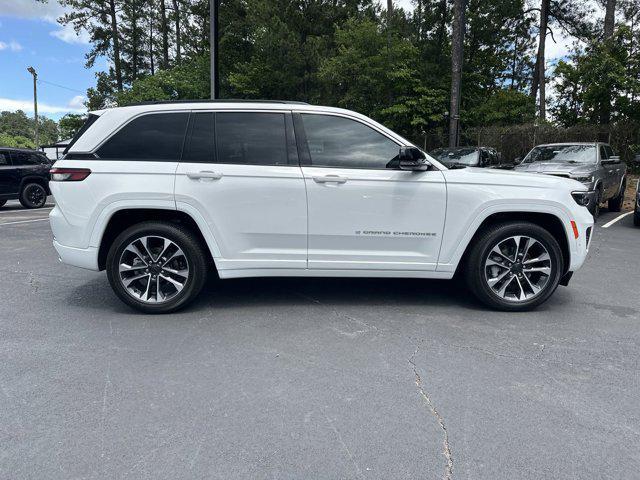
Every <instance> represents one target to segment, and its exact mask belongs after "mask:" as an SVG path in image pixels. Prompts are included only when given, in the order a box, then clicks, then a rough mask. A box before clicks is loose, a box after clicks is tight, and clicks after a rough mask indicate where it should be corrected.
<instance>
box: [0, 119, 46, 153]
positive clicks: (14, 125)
mask: <svg viewBox="0 0 640 480" xmlns="http://www.w3.org/2000/svg"><path fill="white" fill-rule="evenodd" d="M38 126H39V142H40V144H41V145H45V144H48V143H53V142H56V141H57V140H58V125H57V123H56V122H54V121H53V120H51V119H50V118H46V117H42V116H40V117H38ZM0 135H2V137H1V142H0V144H3V145H4V146H25V147H27V146H28V147H34V146H35V144H34V143H33V142H34V135H35V122H34V119H33V117H28V116H27V114H26V113H24V112H23V111H22V110H17V111H15V112H6V111H5V112H0Z"/></svg>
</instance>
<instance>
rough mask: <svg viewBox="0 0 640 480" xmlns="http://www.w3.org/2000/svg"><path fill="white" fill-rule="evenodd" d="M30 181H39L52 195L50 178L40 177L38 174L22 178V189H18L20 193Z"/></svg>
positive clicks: (48, 193) (19, 193)
mask: <svg viewBox="0 0 640 480" xmlns="http://www.w3.org/2000/svg"><path fill="white" fill-rule="evenodd" d="M28 183H37V184H39V185H42V186H43V187H44V189H45V191H46V192H47V195H51V190H50V189H49V180H47V179H46V178H44V177H40V176H38V175H29V176H26V177H22V178H21V179H20V190H19V191H18V195H21V194H22V189H23V188H24V186H25V185H27V184H28Z"/></svg>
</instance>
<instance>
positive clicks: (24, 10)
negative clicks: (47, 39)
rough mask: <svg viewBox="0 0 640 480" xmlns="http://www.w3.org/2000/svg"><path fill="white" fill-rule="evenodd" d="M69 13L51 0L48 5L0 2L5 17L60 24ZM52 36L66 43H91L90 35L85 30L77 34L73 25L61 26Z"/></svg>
mask: <svg viewBox="0 0 640 480" xmlns="http://www.w3.org/2000/svg"><path fill="white" fill-rule="evenodd" d="M66 11H68V10H67V9H65V7H63V6H61V5H60V4H59V3H58V0H49V1H48V2H47V3H42V2H37V1H35V0H0V12H1V14H2V15H3V16H7V17H17V18H26V19H32V20H33V19H38V20H44V21H46V22H49V23H54V24H56V25H57V24H58V22H57V20H58V18H59V17H61V16H62V15H64V14H65V13H66ZM50 34H51V35H52V36H54V37H56V38H57V39H59V40H62V41H63V42H66V43H82V44H86V43H89V35H88V33H87V32H86V31H85V30H81V31H80V33H76V32H75V31H74V29H73V27H72V26H71V25H64V26H60V27H59V28H58V30H53V31H52V32H50Z"/></svg>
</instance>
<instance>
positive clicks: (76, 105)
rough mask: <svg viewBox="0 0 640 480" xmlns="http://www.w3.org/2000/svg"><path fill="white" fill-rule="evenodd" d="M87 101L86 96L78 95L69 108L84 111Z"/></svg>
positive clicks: (70, 101) (69, 104)
mask: <svg viewBox="0 0 640 480" xmlns="http://www.w3.org/2000/svg"><path fill="white" fill-rule="evenodd" d="M85 100H86V97H85V96H84V95H76V96H75V97H73V98H72V99H71V100H69V103H68V104H67V106H68V107H69V108H73V109H78V110H82V109H84V108H85V106H84V101H85Z"/></svg>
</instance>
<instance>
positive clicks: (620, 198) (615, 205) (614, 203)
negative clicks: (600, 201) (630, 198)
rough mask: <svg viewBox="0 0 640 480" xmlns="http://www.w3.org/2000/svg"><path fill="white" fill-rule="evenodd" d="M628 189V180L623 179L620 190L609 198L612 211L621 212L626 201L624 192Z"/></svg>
mask: <svg viewBox="0 0 640 480" xmlns="http://www.w3.org/2000/svg"><path fill="white" fill-rule="evenodd" d="M626 190H627V180H626V179H624V180H623V181H622V188H620V192H618V195H616V196H615V197H613V198H610V199H609V202H608V205H607V206H608V207H609V211H610V212H620V211H621V210H622V204H623V203H624V193H625V191H626Z"/></svg>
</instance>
